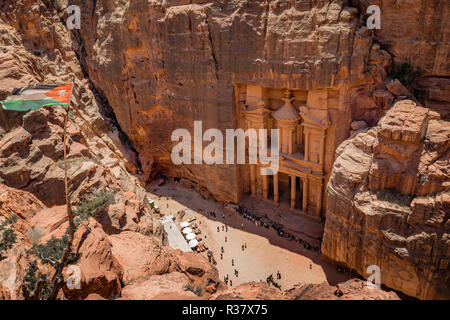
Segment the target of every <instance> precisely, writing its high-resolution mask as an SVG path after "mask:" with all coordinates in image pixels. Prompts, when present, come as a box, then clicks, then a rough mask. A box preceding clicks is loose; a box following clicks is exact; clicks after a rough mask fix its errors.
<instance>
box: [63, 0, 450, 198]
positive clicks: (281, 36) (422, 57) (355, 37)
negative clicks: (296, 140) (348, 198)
mask: <svg viewBox="0 0 450 320" xmlns="http://www.w3.org/2000/svg"><path fill="white" fill-rule="evenodd" d="M68 3H70V4H77V5H80V6H81V9H82V10H81V12H82V21H81V25H82V27H81V29H80V30H79V31H78V32H77V33H78V34H79V37H80V39H79V42H80V48H79V50H78V52H79V56H80V57H81V60H82V61H83V65H84V66H85V69H86V71H87V72H88V74H89V77H90V78H91V80H92V81H93V83H94V84H95V86H96V88H97V89H98V90H99V92H101V94H102V95H103V96H104V97H105V98H106V99H107V100H108V102H109V103H110V105H111V107H112V108H113V110H114V112H115V114H116V115H117V119H118V121H119V124H120V126H121V128H122V129H123V130H124V132H125V133H126V134H127V135H128V136H129V137H130V139H131V141H132V143H133V146H134V148H135V149H136V150H137V151H138V153H139V157H140V160H141V163H142V167H143V171H144V173H145V175H146V178H147V179H148V178H150V177H151V175H152V174H154V173H155V172H158V171H161V172H163V173H164V174H166V175H170V176H175V177H184V178H187V179H190V180H191V181H194V182H196V183H199V184H200V185H201V186H203V187H204V188H207V189H208V190H209V192H211V193H212V194H213V195H214V196H215V197H216V198H217V199H219V200H223V201H233V202H238V201H239V197H240V194H241V192H242V185H245V183H246V182H245V181H242V173H241V172H240V171H239V170H238V168H237V167H236V166H233V165H216V166H206V165H192V166H190V165H183V166H174V165H173V164H172V162H171V158H170V153H171V150H172V147H173V146H174V142H171V141H170V137H171V133H172V131H173V130H174V129H176V128H186V129H188V130H190V131H191V132H192V127H193V121H194V120H202V121H203V126H204V130H206V129H208V128H219V129H222V130H223V129H225V128H235V127H236V126H237V123H236V121H237V115H236V110H237V108H236V104H237V103H236V99H235V97H234V92H235V91H236V86H237V85H239V84H245V85H256V86H261V87H264V88H271V89H284V88H290V89H298V90H311V91H313V90H317V89H326V91H328V90H330V91H329V92H331V93H330V94H328V96H325V98H324V96H322V97H320V92H316V93H317V94H318V97H319V98H315V97H311V98H309V99H308V101H315V102H318V104H317V105H312V106H309V107H313V108H319V109H322V108H327V109H328V112H329V116H330V119H331V123H332V127H331V128H330V129H329V135H328V137H327V142H326V150H327V151H326V156H325V163H326V168H325V171H326V173H327V175H328V174H329V172H330V171H331V168H332V165H333V162H334V150H335V149H336V148H337V147H338V145H339V144H340V143H341V142H342V141H344V140H345V139H346V138H347V137H348V132H349V130H350V124H351V122H352V121H353V120H365V121H366V122H367V123H368V124H369V125H376V124H377V122H378V120H379V119H380V118H381V116H382V115H383V112H384V111H385V109H386V108H388V107H390V106H391V105H392V99H393V97H392V96H391V95H390V93H388V92H386V91H385V90H383V89H384V84H383V81H384V80H385V79H386V77H387V75H388V74H389V73H390V72H391V71H392V61H394V63H395V64H400V63H401V62H409V63H411V65H412V67H413V68H415V69H420V71H421V72H422V74H423V76H426V77H431V76H434V77H438V78H437V79H438V80H436V81H439V82H440V81H442V78H439V77H442V76H447V75H448V73H449V65H448V59H447V56H446V54H447V53H448V40H447V39H448V32H449V28H448V19H447V18H446V17H448V8H447V6H446V5H445V1H436V2H435V6H434V7H433V6H428V5H427V4H426V1H419V3H417V2H415V1H407V3H406V2H405V3H402V4H397V3H396V2H395V3H394V1H385V2H383V3H382V4H381V2H380V7H381V10H382V14H383V17H382V18H383V20H382V21H383V25H382V29H381V30H377V31H375V32H374V31H371V30H368V29H367V28H366V27H365V20H364V19H365V18H366V16H365V14H364V13H365V12H366V8H367V6H368V2H367V1H362V0H361V1H340V0H329V1H315V0H313V1H301V2H299V1H294V0H283V1H281V0H266V1H250V0H243V1H229V0H221V1H207V0H197V1H190V0H189V1H188V0H176V1H174V0H171V1H159V0H152V1H143V0H136V1H125V0H123V1H112V0H100V1H79V0H78V1H77V0H73V1H68ZM419 16H425V18H426V23H425V24H424V25H423V24H422V23H419V20H420V19H418V17H419ZM404 24H406V26H407V27H406V28H405V27H403V25H404ZM438 27H439V29H438V32H435V29H436V28H438ZM385 49H386V50H387V51H386V50H385ZM422 61H427V63H426V64H423V63H422ZM104 79H108V80H109V81H103V80H104ZM432 87H435V86H433V85H431V84H430V83H429V82H427V81H425V82H423V81H422V86H421V89H420V91H421V92H422V93H423V94H424V95H425V96H427V97H428V96H429V95H430V94H431V95H433V94H432V93H433V92H434V91H433V89H430V88H432ZM430 90H431V91H430ZM313 94H314V93H311V95H313ZM434 96H436V94H434ZM441 96H442V95H441ZM320 99H322V100H323V99H326V100H327V101H326V102H325V101H322V100H321V102H319V100H320ZM446 99H447V98H445V99H444V102H445V100H446ZM439 103H440V102H438V103H437V104H439ZM444 109H445V108H444ZM204 146H205V144H204ZM219 181H220V183H218V182H219ZM324 198H325V197H324Z"/></svg>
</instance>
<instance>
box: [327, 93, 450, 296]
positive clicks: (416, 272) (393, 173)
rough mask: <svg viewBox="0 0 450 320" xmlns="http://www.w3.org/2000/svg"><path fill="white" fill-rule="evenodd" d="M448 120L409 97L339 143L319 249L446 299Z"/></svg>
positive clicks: (404, 288)
mask: <svg viewBox="0 0 450 320" xmlns="http://www.w3.org/2000/svg"><path fill="white" fill-rule="evenodd" d="M449 138H450V123H449V122H448V121H444V120H442V119H437V118H434V115H433V113H432V112H431V111H430V110H429V109H427V108H424V107H421V106H418V105H416V104H415V103H414V102H412V101H410V100H405V101H401V102H399V103H397V104H396V105H395V106H394V107H393V108H392V109H391V110H389V111H388V112H387V114H386V116H385V117H384V118H383V119H381V121H380V123H379V124H378V126H377V127H374V128H371V129H367V130H366V132H364V133H359V134H357V135H356V136H355V137H353V138H352V139H350V140H347V141H346V142H344V143H343V144H342V145H341V146H340V147H339V149H338V150H337V154H336V156H337V158H336V162H335V164H334V169H333V173H332V176H331V179H330V182H329V184H328V209H327V215H326V224H325V234H324V238H323V243H322V253H323V254H324V255H325V256H326V257H328V258H330V259H332V260H334V261H338V262H340V263H342V264H344V265H346V266H348V267H350V268H352V269H354V270H356V271H357V272H358V273H359V274H361V275H362V276H364V277H368V276H369V275H368V274H367V273H366V272H367V268H368V267H369V266H371V265H377V266H379V267H380V269H381V281H382V283H383V284H385V285H386V286H388V287H390V288H393V289H396V290H399V291H401V292H403V293H406V294H407V295H410V296H413V297H418V298H421V299H448V298H449V297H450V291H449V287H448V283H449V280H450V278H449V277H450V274H449V272H448V268H449V260H450V251H449V250H450V246H449V245H450V242H449V234H450V224H449V220H448V218H449V214H450V184H449V181H450V176H449V172H450V171H449V169H450V163H449V161H448V159H449V148H450V140H449Z"/></svg>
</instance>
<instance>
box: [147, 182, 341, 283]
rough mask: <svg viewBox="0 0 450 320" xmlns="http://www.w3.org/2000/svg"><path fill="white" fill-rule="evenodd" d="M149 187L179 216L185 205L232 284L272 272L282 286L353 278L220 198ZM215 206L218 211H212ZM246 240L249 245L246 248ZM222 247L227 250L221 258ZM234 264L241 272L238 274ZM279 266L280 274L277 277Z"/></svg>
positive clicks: (176, 187) (172, 187) (162, 204)
mask: <svg viewBox="0 0 450 320" xmlns="http://www.w3.org/2000/svg"><path fill="white" fill-rule="evenodd" d="M149 190H150V194H151V198H152V199H153V200H155V202H156V203H157V205H158V206H159V208H160V209H161V212H162V213H164V214H166V215H167V214H173V215H174V216H177V212H179V211H180V210H185V212H186V213H187V214H186V216H185V217H184V218H183V220H188V219H189V218H193V217H195V218H196V223H197V224H198V226H199V228H200V230H201V231H202V234H201V237H202V238H204V239H203V241H205V242H206V244H207V245H208V247H209V249H210V250H212V251H213V252H214V257H215V259H216V261H217V269H218V270H219V274H220V277H221V279H222V280H223V279H224V277H225V276H227V275H228V276H229V279H230V280H231V283H230V282H229V283H228V285H229V286H230V284H232V286H233V287H234V286H236V285H239V284H241V283H245V282H250V281H266V278H267V277H268V276H269V275H271V274H272V275H273V279H274V280H275V281H276V282H277V283H279V284H280V285H281V288H282V289H283V290H286V289H289V288H291V287H292V286H293V285H294V284H297V283H300V282H304V283H322V282H327V283H329V284H336V283H338V282H342V281H346V280H348V279H349V278H350V277H349V275H347V274H343V273H339V272H337V271H336V267H335V266H334V265H332V264H330V263H328V262H326V261H324V260H322V259H321V258H320V257H319V253H318V252H314V251H309V250H306V249H305V248H304V247H303V246H302V245H300V244H299V243H297V242H294V241H289V240H288V239H286V238H281V237H279V236H278V234H277V233H276V232H275V231H274V230H273V229H266V228H264V227H261V226H256V225H255V223H254V222H252V221H250V220H247V219H244V218H243V217H242V216H240V215H237V214H235V213H232V212H230V211H228V210H226V209H223V205H222V204H221V203H219V202H215V201H214V200H205V199H203V198H202V197H201V196H200V195H199V194H198V193H196V192H195V191H194V190H190V189H186V188H183V187H181V186H179V185H176V184H174V183H168V184H165V185H163V186H161V187H156V186H155V185H152V186H150V187H149ZM211 211H214V212H215V214H216V217H212V216H211V215H209V212H211ZM218 228H219V231H217V230H218ZM226 229H228V231H226ZM225 239H226V240H227V241H225ZM242 245H246V249H244V251H242ZM222 247H223V249H224V253H223V255H222V258H221V248H222ZM205 255H206V253H205ZM232 260H234V266H233V265H232V264H233V261H232ZM235 269H236V270H237V271H238V276H235V273H234V270H235ZM278 271H279V272H280V273H281V279H277V273H278Z"/></svg>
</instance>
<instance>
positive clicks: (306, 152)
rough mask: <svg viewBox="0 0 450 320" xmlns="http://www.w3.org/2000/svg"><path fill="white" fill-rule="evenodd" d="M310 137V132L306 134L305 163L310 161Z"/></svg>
mask: <svg viewBox="0 0 450 320" xmlns="http://www.w3.org/2000/svg"><path fill="white" fill-rule="evenodd" d="M309 135H310V132H309V131H306V132H305V161H309Z"/></svg>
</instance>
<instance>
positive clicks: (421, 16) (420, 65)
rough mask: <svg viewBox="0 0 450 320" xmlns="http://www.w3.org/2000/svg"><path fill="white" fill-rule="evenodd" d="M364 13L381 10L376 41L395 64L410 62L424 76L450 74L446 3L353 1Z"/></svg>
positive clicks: (424, 0)
mask: <svg viewBox="0 0 450 320" xmlns="http://www.w3.org/2000/svg"><path fill="white" fill-rule="evenodd" d="M352 3H353V5H354V6H356V7H358V8H359V9H360V10H361V12H366V9H367V7H368V6H370V5H378V6H379V7H380V9H381V29H380V30H376V31H375V38H376V39H377V41H378V42H379V43H380V44H381V45H382V46H383V47H384V48H386V49H387V50H388V51H389V52H390V53H391V54H392V55H393V57H394V61H395V62H396V63H399V64H400V63H403V62H409V63H410V64H411V65H412V66H414V67H415V68H417V69H418V70H420V72H421V73H422V74H423V75H424V76H430V75H433V76H438V77H448V76H449V75H450V59H449V52H450V43H449V42H448V37H449V35H450V22H449V19H448V17H449V15H450V8H449V6H448V2H447V1H445V0H438V1H433V2H432V3H431V2H430V1H428V0H405V1H401V2H399V1H396V0H352Z"/></svg>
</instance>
